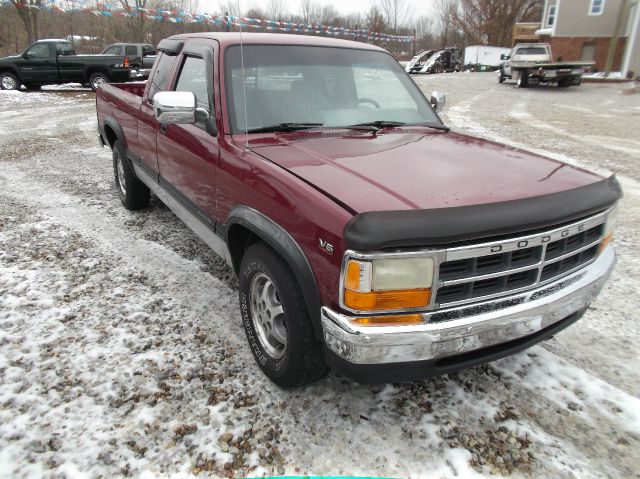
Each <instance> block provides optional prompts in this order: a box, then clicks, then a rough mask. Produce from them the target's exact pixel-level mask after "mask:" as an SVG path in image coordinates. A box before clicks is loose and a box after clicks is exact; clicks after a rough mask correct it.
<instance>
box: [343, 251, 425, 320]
mask: <svg viewBox="0 0 640 479" xmlns="http://www.w3.org/2000/svg"><path fill="white" fill-rule="evenodd" d="M433 270H434V261H433V258H430V257H425V256H418V257H402V258H393V257H390V258H385V257H377V258H371V259H368V258H367V259H348V260H347V261H346V262H345V266H344V268H343V271H342V275H343V280H342V283H343V291H342V300H343V306H345V307H346V308H347V309H350V310H352V311H362V312H373V311H376V312H384V311H405V310H411V309H416V308H425V307H426V306H429V304H430V303H431V286H432V284H433Z"/></svg>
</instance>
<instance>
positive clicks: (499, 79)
mask: <svg viewBox="0 0 640 479" xmlns="http://www.w3.org/2000/svg"><path fill="white" fill-rule="evenodd" d="M498 83H504V74H503V73H502V70H500V75H498Z"/></svg>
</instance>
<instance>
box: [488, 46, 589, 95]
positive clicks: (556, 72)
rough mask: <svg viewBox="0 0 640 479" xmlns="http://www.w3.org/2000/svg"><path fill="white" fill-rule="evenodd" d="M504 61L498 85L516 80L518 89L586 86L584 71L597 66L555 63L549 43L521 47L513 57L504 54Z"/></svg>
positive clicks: (514, 49) (584, 63) (576, 62)
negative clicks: (548, 86)
mask: <svg viewBox="0 0 640 479" xmlns="http://www.w3.org/2000/svg"><path fill="white" fill-rule="evenodd" d="M500 58H501V59H502V60H503V62H502V64H501V66H500V74H499V75H498V82H499V83H504V81H505V80H506V79H507V78H510V79H514V80H515V81H516V86H517V87H518V88H527V87H528V86H529V85H540V84H544V85H550V84H555V85H558V86H559V87H568V86H573V85H575V86H578V85H580V84H581V83H582V71H583V70H584V68H586V67H589V66H593V65H595V63H594V62H585V61H572V62H560V61H558V62H554V61H553V55H552V53H551V45H549V44H548V43H519V44H518V45H516V46H515V47H513V49H512V50H511V53H510V54H509V55H504V54H503V55H501V57H500Z"/></svg>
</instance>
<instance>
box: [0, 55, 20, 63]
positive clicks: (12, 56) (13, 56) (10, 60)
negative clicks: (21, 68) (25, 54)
mask: <svg viewBox="0 0 640 479" xmlns="http://www.w3.org/2000/svg"><path fill="white" fill-rule="evenodd" d="M18 58H20V55H11V56H8V57H2V58H0V63H3V62H12V61H14V60H17V59H18Z"/></svg>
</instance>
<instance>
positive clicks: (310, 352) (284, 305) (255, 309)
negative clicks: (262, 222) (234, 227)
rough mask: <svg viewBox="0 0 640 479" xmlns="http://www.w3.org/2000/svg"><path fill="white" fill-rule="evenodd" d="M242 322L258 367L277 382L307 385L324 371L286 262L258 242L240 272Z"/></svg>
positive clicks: (304, 303) (320, 351)
mask: <svg viewBox="0 0 640 479" xmlns="http://www.w3.org/2000/svg"><path fill="white" fill-rule="evenodd" d="M238 286H239V295H240V309H241V313H242V325H243V327H244V330H245V334H246V335H247V340H248V341H249V347H250V348H251V352H252V353H253V356H254V358H255V359H256V362H257V363H258V366H260V369H262V371H263V372H264V374H265V375H266V376H267V377H268V378H269V379H271V380H272V381H273V382H274V383H276V384H277V385H278V386H280V387H283V388H291V387H297V386H303V385H306V384H310V383H312V382H315V381H317V380H318V379H320V378H322V377H323V376H324V375H325V374H326V373H327V371H328V368H327V366H326V364H325V362H324V358H323V354H322V345H321V344H320V342H319V341H317V340H316V339H315V337H314V333H313V327H312V325H311V319H310V318H309V312H308V310H307V305H306V302H305V300H304V296H303V294H302V290H301V289H300V286H299V285H298V282H297V280H296V277H295V275H294V273H293V271H292V270H291V268H290V267H289V265H288V264H287V263H286V262H285V261H284V260H283V259H282V258H281V257H280V256H279V255H278V254H277V253H276V252H275V251H273V250H272V249H271V248H269V247H268V246H267V245H266V244H264V243H262V242H257V243H254V244H252V245H251V246H249V248H248V249H247V251H246V252H245V254H244V257H243V258H242V263H241V265H240V272H239V281H238Z"/></svg>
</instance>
